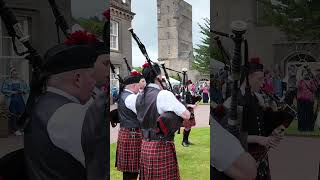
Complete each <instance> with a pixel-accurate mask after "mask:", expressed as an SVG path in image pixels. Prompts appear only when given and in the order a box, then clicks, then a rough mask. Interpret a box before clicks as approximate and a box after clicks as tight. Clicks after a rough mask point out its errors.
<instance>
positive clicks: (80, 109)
mask: <svg viewBox="0 0 320 180" xmlns="http://www.w3.org/2000/svg"><path fill="white" fill-rule="evenodd" d="M47 91H48V92H52V93H55V94H58V95H61V96H64V97H66V98H68V99H70V100H71V101H72V102H71V103H67V104H65V105H63V106H61V107H59V108H58V109H57V110H56V112H55V113H53V115H52V116H51V117H50V119H49V121H48V124H47V131H48V135H49V138H50V140H51V141H52V143H53V144H54V145H55V146H57V147H59V148H61V149H62V150H64V151H65V152H67V153H69V154H71V155H72V156H73V157H74V158H75V159H77V160H78V161H79V162H80V163H81V164H82V165H83V166H85V157H84V153H83V149H82V144H81V134H82V125H83V122H84V119H85V115H86V112H87V109H88V107H89V106H87V105H81V104H80V102H79V100H78V99H77V98H75V97H74V96H72V95H70V94H68V93H66V92H64V91H62V90H60V89H57V88H54V87H48V88H47Z"/></svg>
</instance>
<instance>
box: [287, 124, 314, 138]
mask: <svg viewBox="0 0 320 180" xmlns="http://www.w3.org/2000/svg"><path fill="white" fill-rule="evenodd" d="M285 134H286V135H289V136H319V137H320V130H319V129H314V131H313V132H300V131H299V130H298V120H294V121H293V122H292V123H291V125H290V126H289V128H288V129H286V132H285Z"/></svg>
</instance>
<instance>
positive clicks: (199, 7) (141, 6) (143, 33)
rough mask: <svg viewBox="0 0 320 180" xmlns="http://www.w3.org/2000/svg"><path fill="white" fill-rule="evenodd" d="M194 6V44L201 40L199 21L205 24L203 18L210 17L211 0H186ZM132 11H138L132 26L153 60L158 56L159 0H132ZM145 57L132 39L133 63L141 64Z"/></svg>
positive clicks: (135, 64)
mask: <svg viewBox="0 0 320 180" xmlns="http://www.w3.org/2000/svg"><path fill="white" fill-rule="evenodd" d="M185 1H186V2H188V3H189V4H191V6H192V18H193V22H192V31H193V34H192V37H193V46H195V45H196V44H199V42H200V40H201V34H200V29H199V27H198V23H200V24H203V23H204V20H203V18H210V0H201V1H200V0H185ZM131 8H132V12H134V13H136V15H135V16H134V19H133V21H132V27H133V29H134V31H135V33H136V34H137V35H138V37H139V38H140V40H141V42H142V43H143V44H144V45H145V46H146V49H147V52H148V54H149V57H150V59H151V60H152V61H154V60H157V58H158V42H157V39H158V32H157V31H158V30H157V0H132V4H131ZM144 61H145V57H144V56H143V55H142V54H141V52H140V49H139V48H138V46H137V44H136V42H135V41H134V40H133V39H132V64H133V66H134V67H135V66H141V65H142V64H143V63H144Z"/></svg>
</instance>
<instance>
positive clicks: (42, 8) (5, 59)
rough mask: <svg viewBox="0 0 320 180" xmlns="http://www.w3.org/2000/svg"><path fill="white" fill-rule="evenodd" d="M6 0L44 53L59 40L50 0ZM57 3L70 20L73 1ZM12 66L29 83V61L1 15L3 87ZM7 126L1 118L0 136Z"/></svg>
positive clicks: (0, 99) (0, 71)
mask: <svg viewBox="0 0 320 180" xmlns="http://www.w3.org/2000/svg"><path fill="white" fill-rule="evenodd" d="M5 3H6V5H7V7H9V8H10V9H12V11H13V13H14V14H15V16H16V18H17V20H18V22H19V23H20V24H21V26H22V30H23V31H24V34H27V35H29V36H30V42H31V44H32V46H33V47H34V48H35V49H36V50H37V52H38V53H39V54H40V55H41V56H43V54H44V53H45V52H46V50H47V49H49V48H50V47H52V46H54V45H56V44H57V43H58V40H57V32H56V25H55V19H54V16H53V14H52V10H51V7H50V6H49V2H48V1H42V0H10V1H9V0H5ZM56 3H57V6H58V7H59V10H60V11H61V13H62V15H63V16H64V17H65V19H66V20H67V21H68V22H71V1H70V0H56ZM60 37H61V40H63V34H62V33H60ZM16 44H17V49H18V51H19V52H22V51H25V50H26V49H25V48H24V46H23V45H22V44H20V43H19V42H18V41H16ZM11 66H14V67H15V68H16V70H17V72H18V73H19V77H20V78H21V79H23V80H24V81H26V82H27V83H28V82H29V81H30V79H31V77H30V75H31V69H30V65H29V62H28V61H27V60H26V59H24V57H22V56H18V55H17V54H16V53H15V52H14V50H13V46H12V42H11V37H9V35H8V32H7V29H6V27H5V25H4V23H3V20H2V19H1V18H0V87H2V83H3V81H4V80H5V79H6V78H8V77H9V76H10V67H11ZM3 101H4V98H3V94H1V93H0V104H3ZM0 111H1V110H0ZM0 114H1V112H0ZM7 127H8V126H7V121H6V120H5V119H3V118H0V136H4V137H5V136H6V135H7V133H8V131H7V130H8V129H7Z"/></svg>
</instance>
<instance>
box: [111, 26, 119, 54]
mask: <svg viewBox="0 0 320 180" xmlns="http://www.w3.org/2000/svg"><path fill="white" fill-rule="evenodd" d="M110 49H112V50H119V23H118V22H115V21H111V23H110Z"/></svg>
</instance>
